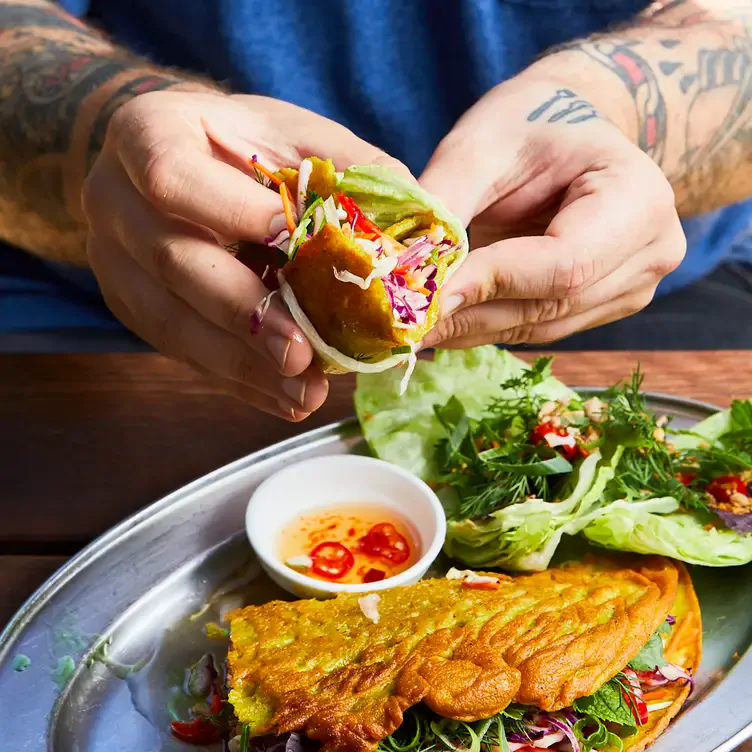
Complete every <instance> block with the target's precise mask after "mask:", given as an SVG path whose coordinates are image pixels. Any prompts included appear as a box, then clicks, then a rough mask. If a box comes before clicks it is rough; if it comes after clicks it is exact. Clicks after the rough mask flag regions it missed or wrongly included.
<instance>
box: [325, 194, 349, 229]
mask: <svg viewBox="0 0 752 752" xmlns="http://www.w3.org/2000/svg"><path fill="white" fill-rule="evenodd" d="M324 215H325V216H326V223H327V224H329V225H332V226H333V227H336V228H337V229H338V230H339V229H340V222H339V217H338V216H337V215H338V212H337V205H336V204H335V203H334V197H333V196H329V198H328V199H327V200H326V201H324ZM345 216H347V215H345Z"/></svg>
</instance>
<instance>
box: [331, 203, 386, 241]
mask: <svg viewBox="0 0 752 752" xmlns="http://www.w3.org/2000/svg"><path fill="white" fill-rule="evenodd" d="M337 201H339V205H340V206H341V207H342V208H343V209H344V210H345V212H347V219H348V220H349V221H350V222H352V225H353V230H355V229H358V230H360V231H361V232H366V233H373V234H375V235H383V234H384V233H383V232H382V231H381V228H380V227H379V226H378V225H377V224H374V223H373V222H371V220H370V219H368V217H366V215H365V214H363V212H362V211H361V208H360V207H359V206H358V205H357V204H356V203H355V201H353V200H352V199H351V198H350V197H349V196H345V194H344V193H340V194H339V195H338V196H337Z"/></svg>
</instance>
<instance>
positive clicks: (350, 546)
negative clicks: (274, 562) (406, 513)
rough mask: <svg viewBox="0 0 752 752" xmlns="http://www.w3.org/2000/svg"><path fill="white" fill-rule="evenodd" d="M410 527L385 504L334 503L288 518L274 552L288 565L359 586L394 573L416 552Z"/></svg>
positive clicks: (407, 565) (417, 555) (417, 546)
mask: <svg viewBox="0 0 752 752" xmlns="http://www.w3.org/2000/svg"><path fill="white" fill-rule="evenodd" d="M417 541H418V536H417V535H416V534H415V532H414V530H413V528H412V525H411V524H410V523H409V522H408V520H406V519H405V518H404V517H403V516H402V515H401V514H400V513H399V512H397V511H396V510H395V509H394V508H393V507H391V506H387V505H385V504H376V503H374V504H336V505H333V506H329V507H321V508H320V509H316V510H313V511H311V512H308V513H307V514H305V515H301V516H300V517H297V518H296V519H294V520H292V522H290V523H289V524H288V525H287V526H286V527H285V528H284V530H282V533H281V535H280V538H279V544H278V549H277V550H278V556H279V558H280V559H281V560H282V562H283V563H284V564H286V565H287V566H288V567H290V568H291V569H294V570H296V571H297V572H300V573H301V574H304V575H306V576H307V577H313V578H314V579H317V580H325V581H327V582H341V583H343V584H351V585H355V584H358V585H361V584H363V583H364V582H366V583H367V582H378V581H380V580H384V579H387V578H388V577H394V575H396V574H399V573H400V572H404V571H405V570H406V569H409V568H410V567H411V566H412V565H413V564H415V563H416V562H417V561H418V559H420V556H421V550H420V544H419V543H418V542H417Z"/></svg>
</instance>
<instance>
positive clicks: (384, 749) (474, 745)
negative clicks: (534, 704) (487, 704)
mask: <svg viewBox="0 0 752 752" xmlns="http://www.w3.org/2000/svg"><path fill="white" fill-rule="evenodd" d="M530 710H531V709H530V708H529V707H526V706H524V705H515V704H513V705H510V706H509V707H507V708H506V709H505V710H503V711H502V712H501V713H498V714H496V715H494V716H492V717H491V718H488V719H486V720H482V721H475V722H474V723H465V722H463V721H455V720H452V719H450V718H442V717H441V716H439V715H437V714H436V713H434V712H433V711H431V710H429V709H428V708H427V707H426V706H425V705H416V706H414V707H412V708H410V710H408V711H407V712H406V713H405V717H404V720H403V722H402V725H401V726H400V727H399V728H398V729H397V730H396V731H395V732H394V733H393V734H392V735H391V736H389V737H387V738H386V739H384V740H383V741H382V742H381V743H380V744H379V750H380V752H434V750H435V751H436V752H446V751H448V752H454V751H455V750H459V749H461V750H463V752H497V750H502V752H505V751H507V750H509V743H508V741H507V736H508V735H509V734H513V733H519V734H525V733H526V731H525V728H526V726H525V724H524V723H523V720H522V719H523V717H524V716H525V714H526V713H529V712H530Z"/></svg>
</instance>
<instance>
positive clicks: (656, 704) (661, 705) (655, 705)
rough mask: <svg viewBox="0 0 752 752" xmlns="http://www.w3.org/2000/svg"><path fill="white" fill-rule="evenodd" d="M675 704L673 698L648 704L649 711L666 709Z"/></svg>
mask: <svg viewBox="0 0 752 752" xmlns="http://www.w3.org/2000/svg"><path fill="white" fill-rule="evenodd" d="M673 704H674V702H673V700H667V701H666V702H654V703H652V704H649V705H647V706H646V707H647V709H648V713H654V712H655V711H656V710H664V709H665V708H670V707H671V706H672V705H673Z"/></svg>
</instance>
